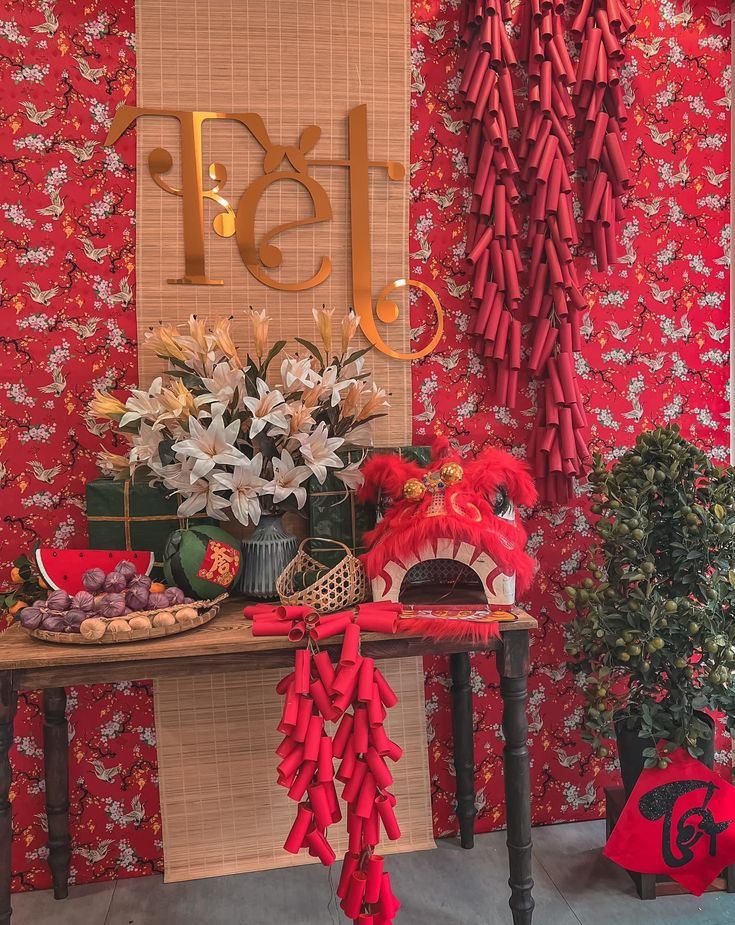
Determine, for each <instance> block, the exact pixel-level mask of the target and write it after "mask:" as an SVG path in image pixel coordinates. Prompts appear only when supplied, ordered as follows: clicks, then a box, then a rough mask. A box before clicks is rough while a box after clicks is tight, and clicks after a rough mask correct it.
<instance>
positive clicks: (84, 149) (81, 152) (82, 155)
mask: <svg viewBox="0 0 735 925" xmlns="http://www.w3.org/2000/svg"><path fill="white" fill-rule="evenodd" d="M98 144H99V141H85V142H84V144H83V145H75V144H72V143H71V142H70V141H65V142H63V144H61V145H60V147H62V148H63V149H64V150H65V151H68V152H69V153H70V154H72V155H73V156H74V160H75V161H76V162H77V163H78V164H83V163H84V161H88V160H90V159H91V157H92V155H93V154H94V149H95V148H96V147H97V145H98Z"/></svg>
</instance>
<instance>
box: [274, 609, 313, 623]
mask: <svg viewBox="0 0 735 925" xmlns="http://www.w3.org/2000/svg"><path fill="white" fill-rule="evenodd" d="M276 613H277V614H278V616H279V617H280V619H281V620H288V621H289V622H293V621H294V620H306V619H307V617H309V616H310V615H311V614H313V613H314V608H313V607H307V606H303V605H298V606H281V607H277V608H276Z"/></svg>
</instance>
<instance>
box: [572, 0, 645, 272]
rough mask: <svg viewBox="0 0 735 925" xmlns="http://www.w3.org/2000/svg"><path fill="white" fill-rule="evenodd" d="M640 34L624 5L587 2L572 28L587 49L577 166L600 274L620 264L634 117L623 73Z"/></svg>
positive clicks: (587, 232) (581, 68)
mask: <svg viewBox="0 0 735 925" xmlns="http://www.w3.org/2000/svg"><path fill="white" fill-rule="evenodd" d="M634 29H635V24H634V22H633V20H632V18H631V16H630V14H629V13H628V11H627V9H626V7H625V4H624V3H623V2H622V0H583V2H582V6H581V7H580V10H579V13H578V14H577V16H576V18H575V20H574V22H573V24H572V35H573V36H574V39H575V40H576V41H577V43H578V44H580V45H581V49H580V54H579V64H578V67H577V81H576V84H575V87H574V94H573V95H574V101H575V106H576V112H577V141H576V156H577V165H578V167H579V168H580V169H581V170H583V171H584V184H583V186H582V189H581V199H582V219H583V222H584V236H585V243H586V244H587V245H588V246H589V247H590V248H591V249H592V250H593V251H594V253H595V259H596V261H597V266H598V269H600V270H606V269H607V267H608V266H609V265H610V264H612V263H614V262H615V261H616V260H617V256H618V249H617V230H616V229H617V223H618V222H619V221H620V220H621V219H622V218H623V214H624V213H623V202H622V199H623V196H624V195H625V192H626V191H627V190H628V188H629V186H630V173H629V172H628V166H627V164H626V159H625V154H624V150H623V138H622V132H621V127H622V126H623V125H624V123H625V122H626V121H627V118H628V113H627V110H626V106H625V101H624V99H623V89H622V87H621V85H620V68H621V66H622V64H623V61H624V60H625V53H624V51H623V48H622V44H621V42H622V41H623V40H624V39H625V37H626V36H627V35H629V34H630V33H631V32H633V30H634Z"/></svg>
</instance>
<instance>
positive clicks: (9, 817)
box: [0, 674, 17, 925]
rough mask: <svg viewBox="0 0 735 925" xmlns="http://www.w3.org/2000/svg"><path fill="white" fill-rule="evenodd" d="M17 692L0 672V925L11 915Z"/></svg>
mask: <svg viewBox="0 0 735 925" xmlns="http://www.w3.org/2000/svg"><path fill="white" fill-rule="evenodd" d="M16 703H17V695H16V693H15V691H14V690H13V684H12V679H11V676H10V674H0V925H8V923H9V922H10V917H11V915H12V914H13V909H12V906H11V905H10V884H11V880H12V876H13V874H12V871H13V868H12V860H11V847H12V844H13V811H12V807H11V805H10V784H11V782H12V779H13V771H12V768H11V766H10V758H9V754H8V753H9V752H10V746H11V745H12V744H13V720H14V719H15V707H16Z"/></svg>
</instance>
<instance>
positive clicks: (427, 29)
mask: <svg viewBox="0 0 735 925" xmlns="http://www.w3.org/2000/svg"><path fill="white" fill-rule="evenodd" d="M412 28H414V29H415V30H416V31H417V32H423V33H424V35H427V36H428V37H429V38H430V39H431V41H432V42H434V43H436V42H441V40H442V39H443V38H444V36H445V35H446V32H447V21H446V19H437V21H436V24H435V25H433V26H430V25H429V24H428V23H424V22H417V23H414V24H413V26H412Z"/></svg>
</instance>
